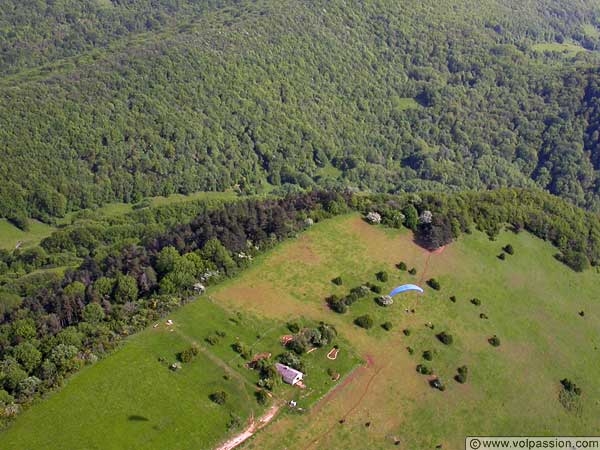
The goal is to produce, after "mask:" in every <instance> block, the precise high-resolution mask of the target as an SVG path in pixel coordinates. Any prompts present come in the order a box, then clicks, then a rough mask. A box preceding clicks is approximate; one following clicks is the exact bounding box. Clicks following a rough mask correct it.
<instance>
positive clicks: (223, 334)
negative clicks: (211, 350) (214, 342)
mask: <svg viewBox="0 0 600 450" xmlns="http://www.w3.org/2000/svg"><path fill="white" fill-rule="evenodd" d="M215 333H216V334H217V336H219V337H222V338H224V337H225V336H227V333H225V332H224V331H221V330H217V331H215Z"/></svg>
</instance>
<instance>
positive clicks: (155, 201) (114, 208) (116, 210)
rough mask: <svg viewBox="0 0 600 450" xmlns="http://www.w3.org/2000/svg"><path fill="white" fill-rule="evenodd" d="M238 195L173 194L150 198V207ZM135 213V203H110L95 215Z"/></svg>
mask: <svg viewBox="0 0 600 450" xmlns="http://www.w3.org/2000/svg"><path fill="white" fill-rule="evenodd" d="M235 197H236V194H235V192H233V191H229V192H195V193H193V194H189V195H182V194H171V195H169V196H168V197H162V196H158V197H149V198H148V206H151V207H157V206H164V205H170V204H173V203H178V202H185V201H194V200H233V199H235ZM132 211H133V203H121V202H114V203H108V204H106V205H104V206H101V207H100V208H98V209H96V210H95V213H96V214H98V215H101V216H106V217H114V216H120V215H123V214H127V213H130V212H132ZM75 214H77V213H71V214H68V215H67V216H66V217H65V218H64V219H63V220H62V221H61V223H63V224H69V223H71V221H72V218H73V216H74V215H75Z"/></svg>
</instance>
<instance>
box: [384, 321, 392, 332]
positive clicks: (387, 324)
mask: <svg viewBox="0 0 600 450" xmlns="http://www.w3.org/2000/svg"><path fill="white" fill-rule="evenodd" d="M393 326H394V325H393V324H392V322H384V323H382V324H381V328H383V329H384V330H385V331H390V330H391V329H392V328H393Z"/></svg>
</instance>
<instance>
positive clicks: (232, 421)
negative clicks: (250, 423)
mask: <svg viewBox="0 0 600 450" xmlns="http://www.w3.org/2000/svg"><path fill="white" fill-rule="evenodd" d="M241 425H242V419H240V417H239V416H236V415H235V414H233V413H230V414H229V420H228V421H227V430H228V431H229V430H235V429H237V428H239V427H240V426H241Z"/></svg>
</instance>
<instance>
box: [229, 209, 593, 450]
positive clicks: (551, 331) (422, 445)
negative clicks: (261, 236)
mask: <svg viewBox="0 0 600 450" xmlns="http://www.w3.org/2000/svg"><path fill="white" fill-rule="evenodd" d="M509 242H510V243H512V245H513V246H514V248H515V255H514V256H508V257H507V260H506V261H501V260H499V259H498V258H497V257H496V255H497V254H499V253H500V249H501V247H502V246H503V245H505V244H507V243H509ZM553 253H554V249H553V248H552V247H550V246H549V245H547V244H545V243H543V242H542V241H540V240H539V239H536V238H534V237H532V236H531V235H528V234H526V233H522V234H519V235H514V234H512V233H502V234H501V236H500V237H499V238H498V240H497V241H495V242H490V241H489V240H488V239H487V237H485V236H484V235H483V234H480V233H474V234H473V235H471V236H467V237H465V238H463V239H461V240H460V241H459V242H457V243H455V244H453V245H451V246H450V247H449V248H447V249H446V250H445V251H444V252H443V253H441V254H439V255H431V256H430V257H429V261H428V256H427V254H426V253H425V252H424V251H423V250H422V249H420V248H418V247H417V246H415V245H414V244H413V243H412V241H411V238H410V235H409V234H408V233H406V232H397V231H392V230H386V229H383V228H376V227H371V226H368V225H366V224H364V223H363V222H362V221H361V220H360V219H359V218H358V217H356V216H351V217H342V218H337V219H334V220H332V221H329V222H327V223H323V224H319V225H317V226H315V228H314V229H313V230H311V231H310V232H308V233H306V234H305V235H303V236H301V237H300V239H298V240H297V241H295V242H290V243H287V244H284V245H283V246H281V247H280V248H279V249H278V250H277V251H275V252H274V253H273V254H271V255H269V256H268V257H266V258H265V259H264V260H263V261H262V263H261V264H257V265H256V266H255V267H254V268H252V269H250V270H249V271H248V272H246V273H245V274H244V275H243V276H242V278H241V279H239V280H236V281H235V282H232V283H231V284H230V285H229V286H223V288H222V289H223V291H222V292H221V294H220V295H219V294H217V297H220V298H221V299H222V301H224V302H225V301H227V302H230V303H231V305H235V307H240V308H242V307H243V308H248V309H251V310H252V311H254V312H255V313H256V314H263V315H267V316H273V317H285V316H286V315H288V314H298V313H301V314H304V315H307V316H313V317H318V318H321V319H323V318H325V320H327V321H330V322H333V323H334V324H335V325H336V326H337V327H338V329H339V330H340V331H341V332H342V333H343V334H344V336H345V337H346V338H347V339H348V340H349V341H350V342H351V344H352V345H353V346H354V347H356V348H357V349H359V351H360V352H362V354H363V355H365V356H367V355H368V357H369V358H370V359H371V360H372V361H374V363H373V365H372V366H371V367H370V368H366V369H362V370H360V371H358V372H357V376H356V377H355V378H354V380H353V381H352V383H350V384H348V385H347V386H346V387H345V388H343V389H341V390H340V391H339V392H337V393H336V394H335V395H334V396H332V398H331V399H329V400H328V401H325V402H323V403H322V404H320V405H319V407H318V408H316V410H314V411H313V412H311V414H309V415H307V416H303V417H301V418H292V417H282V418H281V419H279V420H278V421H277V422H276V423H275V424H273V425H271V426H270V428H269V429H268V430H267V431H265V432H263V433H261V434H260V435H258V436H257V437H256V438H255V439H254V440H253V441H252V443H251V444H250V445H248V446H247V448H251V449H270V448H272V449H278V448H285V447H288V448H297V447H298V443H299V442H301V443H303V445H302V448H313V449H317V448H345V449H361V448H390V446H391V445H392V444H393V442H394V441H395V440H396V439H399V440H400V441H401V444H400V446H399V448H403V449H430V448H434V447H435V446H436V445H438V444H443V448H445V449H448V448H449V449H460V448H464V437H465V436H467V435H477V434H483V435H485V434H488V435H490V434H492V435H493V434H495V435H503V434H508V435H519V434H522V435H531V434H534V435H535V434H548V435H553V434H556V435H560V434H564V435H570V434H575V435H586V434H588V435H589V434H594V433H596V434H597V433H598V431H599V430H600V429H599V426H598V423H597V421H596V419H595V418H596V417H598V415H599V414H600V405H599V404H598V402H597V400H596V399H597V398H599V395H600V381H599V377H598V375H599V374H600V364H599V362H598V361H599V360H598V345H599V344H600V339H599V338H598V335H597V332H596V329H597V326H598V323H599V321H600V306H599V305H598V302H597V301H596V300H595V298H596V297H597V295H598V287H597V278H598V274H596V273H594V272H592V271H589V272H586V273H584V274H576V273H574V272H572V271H570V270H569V269H567V268H566V267H565V266H563V265H562V264H560V263H559V262H557V261H556V260H555V259H554V258H553V256H552V255H553ZM402 260H404V261H405V262H406V263H407V264H408V266H409V268H410V267H412V266H414V267H416V268H417V271H418V272H417V274H416V275H415V276H411V275H409V274H408V273H406V272H399V271H397V270H395V269H394V264H395V263H397V262H399V261H402ZM425 266H427V267H428V268H427V273H425V274H423V270H424V268H425ZM381 269H385V270H387V271H388V273H390V275H391V276H390V280H389V281H388V282H387V283H385V284H384V292H385V290H387V289H388V288H390V287H392V286H393V285H396V284H400V283H405V282H419V283H422V282H423V281H425V280H427V279H428V278H430V277H432V276H435V277H436V278H437V279H438V280H439V281H440V282H441V286H442V289H441V291H439V292H435V291H433V290H432V289H427V290H426V294H425V296H424V297H423V298H422V299H421V298H418V297H417V296H416V295H415V294H408V295H405V296H404V297H402V296H400V297H397V301H396V303H395V304H394V305H393V306H391V307H390V308H387V309H384V308H381V307H379V306H377V305H376V304H375V303H374V302H373V301H372V297H371V298H368V299H363V300H359V302H358V303H356V304H354V305H353V306H352V307H351V308H350V311H349V312H348V313H347V314H346V315H337V314H335V313H333V312H330V311H328V310H327V308H326V306H325V305H324V304H323V298H324V297H325V296H326V295H328V294H330V293H333V292H338V293H343V292H344V291H346V290H347V289H348V288H349V287H351V286H354V285H356V284H358V283H360V282H365V281H371V282H375V277H374V274H375V272H376V271H378V270H381ZM340 274H341V275H342V277H343V278H344V280H345V284H344V286H343V287H336V286H334V285H333V284H331V283H330V282H329V281H328V280H330V279H331V278H333V277H335V276H337V275H340ZM451 295H456V296H457V298H458V300H457V302H456V303H452V302H450V301H449V297H450V296H451ZM473 297H478V298H479V299H481V301H482V305H481V306H479V307H476V306H474V305H472V304H471V303H470V302H469V299H471V298H473ZM405 307H409V308H412V307H415V308H416V313H415V314H406V313H405V312H404V308H405ZM580 310H584V311H585V313H586V314H585V317H584V318H582V317H580V316H579V315H578V314H577V313H578V311H580ZM364 313H369V314H371V315H372V316H373V317H374V319H375V324H376V326H375V327H374V328H372V329H371V330H369V331H365V330H362V329H359V328H357V327H355V326H354V325H353V324H352V320H353V319H354V318H355V317H356V316H358V315H361V314H364ZM480 313H485V314H487V316H488V317H489V319H488V320H484V319H481V318H480V317H479V314H480ZM387 320H390V321H391V322H393V323H394V328H393V330H392V332H390V333H387V332H385V331H384V330H383V329H381V328H380V327H379V326H378V325H379V324H381V323H382V322H383V321H387ZM429 321H431V322H432V323H433V324H434V326H435V329H434V330H430V329H429V328H427V327H426V326H425V323H427V322H429ZM405 328H409V329H411V330H412V333H411V335H410V336H409V337H406V336H404V334H403V333H402V330H403V329H405ZM443 330H446V331H448V332H450V333H451V334H452V335H453V336H454V344H453V345H452V346H450V347H446V346H444V345H443V344H441V343H440V342H439V341H437V339H436V338H435V334H436V333H439V332H440V331H443ZM493 334H497V335H498V336H499V337H500V338H501V341H502V345H501V346H500V347H498V348H494V347H492V346H491V345H489V344H488V342H487V338H489V337H490V336H491V335H493ZM407 346H411V347H413V348H414V350H415V352H414V355H412V356H411V355H409V354H408V352H407V351H406V347H407ZM425 350H431V351H433V352H434V358H433V361H432V362H431V363H429V364H430V365H431V366H432V367H433V368H434V370H435V373H436V374H437V375H438V376H440V377H441V379H442V380H443V381H444V382H445V383H446V385H447V390H446V391H445V392H439V391H437V390H433V389H431V388H430V387H429V386H428V384H427V377H424V376H422V375H419V374H418V373H416V371H415V366H416V365H417V364H418V363H421V362H425V361H423V359H422V358H421V354H422V352H423V351H425ZM463 364H466V365H467V366H468V367H469V371H470V372H469V380H468V383H467V384H465V385H459V384H458V383H456V382H455V381H453V379H452V378H453V376H454V375H455V374H456V369H457V368H458V367H459V366H462V365H463ZM565 377H569V378H571V379H573V380H575V381H576V383H578V384H579V385H581V386H582V389H583V391H584V398H583V407H582V412H581V414H580V415H575V414H573V413H569V412H566V410H565V409H564V408H563V407H562V406H561V405H560V403H559V401H558V394H559V380H561V379H562V378H565ZM342 418H345V419H346V420H345V423H344V424H343V425H341V424H339V420H340V419H342ZM366 422H371V426H370V427H366V426H365V423H366Z"/></svg>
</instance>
